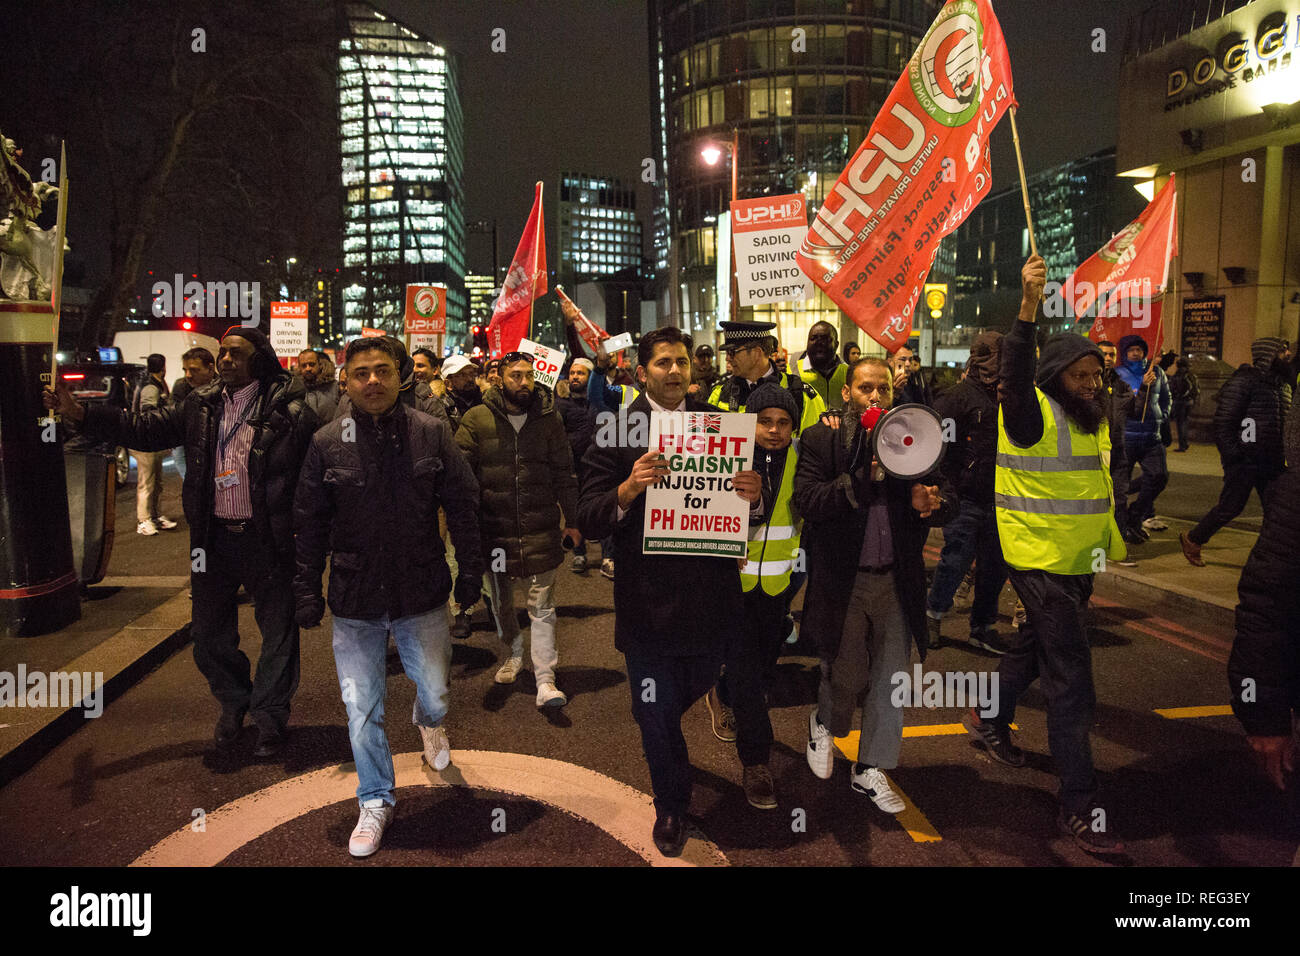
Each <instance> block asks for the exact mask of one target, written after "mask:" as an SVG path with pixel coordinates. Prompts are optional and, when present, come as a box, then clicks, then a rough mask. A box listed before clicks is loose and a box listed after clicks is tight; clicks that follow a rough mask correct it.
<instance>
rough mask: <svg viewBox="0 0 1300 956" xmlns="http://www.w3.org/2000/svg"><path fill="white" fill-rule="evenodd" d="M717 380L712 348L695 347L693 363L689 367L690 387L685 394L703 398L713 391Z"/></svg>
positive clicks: (716, 368) (708, 346)
mask: <svg viewBox="0 0 1300 956" xmlns="http://www.w3.org/2000/svg"><path fill="white" fill-rule="evenodd" d="M718 378H719V376H718V367H717V366H716V365H714V364H713V346H711V345H697V346H695V363H694V364H693V365H692V366H691V387H690V390H689V391H688V392H687V394H689V395H694V396H695V397H696V398H704V397H705V396H706V395H708V394H709V393H710V392H711V391H713V386H714V385H715V384H717V381H718Z"/></svg>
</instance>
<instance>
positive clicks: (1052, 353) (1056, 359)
mask: <svg viewBox="0 0 1300 956" xmlns="http://www.w3.org/2000/svg"><path fill="white" fill-rule="evenodd" d="M1085 355H1092V356H1094V357H1095V358H1096V359H1097V364H1098V366H1100V367H1101V368H1105V367H1106V360H1105V359H1104V358H1103V357H1102V354H1101V349H1099V348H1097V343H1095V342H1094V341H1093V340H1092V339H1090V338H1088V337H1087V336H1085V335H1079V334H1078V333H1076V332H1057V333H1056V334H1055V335H1052V336H1049V337H1048V339H1047V341H1046V342H1044V343H1043V351H1042V354H1041V355H1040V356H1039V358H1038V375H1037V376H1036V382H1037V384H1038V385H1039V386H1040V387H1041V386H1043V385H1046V384H1047V383H1048V382H1050V381H1051V380H1052V379H1054V378H1056V376H1058V375H1060V374H1061V373H1062V372H1063V371H1065V370H1066V369H1067V368H1069V367H1070V366H1071V365H1073V364H1074V363H1075V362H1077V361H1079V359H1081V358H1083V357H1084V356H1085Z"/></svg>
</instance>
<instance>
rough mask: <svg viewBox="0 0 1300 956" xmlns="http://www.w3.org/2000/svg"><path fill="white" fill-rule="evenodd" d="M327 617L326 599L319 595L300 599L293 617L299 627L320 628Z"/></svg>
mask: <svg viewBox="0 0 1300 956" xmlns="http://www.w3.org/2000/svg"><path fill="white" fill-rule="evenodd" d="M324 616H325V599H324V598H323V597H321V596H320V595H319V594H313V595H312V596H311V597H309V598H299V599H298V606H297V607H296V608H294V612H293V617H294V620H295V621H297V622H298V626H299V627H318V626H319V625H320V621H321V618H323V617H324Z"/></svg>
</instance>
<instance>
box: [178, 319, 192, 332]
mask: <svg viewBox="0 0 1300 956" xmlns="http://www.w3.org/2000/svg"><path fill="white" fill-rule="evenodd" d="M181 328H182V329H184V330H185V331H186V332H193V331H194V320H193V319H181Z"/></svg>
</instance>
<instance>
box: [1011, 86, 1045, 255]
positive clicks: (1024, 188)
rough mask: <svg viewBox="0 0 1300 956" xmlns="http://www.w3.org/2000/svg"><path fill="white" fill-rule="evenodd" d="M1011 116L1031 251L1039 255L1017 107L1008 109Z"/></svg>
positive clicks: (1012, 135)
mask: <svg viewBox="0 0 1300 956" xmlns="http://www.w3.org/2000/svg"><path fill="white" fill-rule="evenodd" d="M1007 115H1008V116H1010V117H1011V140H1012V142H1014V143H1015V144H1016V165H1018V166H1019V167H1020V195H1021V198H1023V199H1024V201H1025V223H1026V224H1027V225H1028V226H1029V251H1030V252H1031V253H1033V254H1034V255H1038V242H1037V240H1035V239H1034V219H1033V216H1031V215H1030V213H1029V183H1028V181H1027V180H1026V179H1025V158H1024V157H1023V156H1022V155H1020V131H1019V130H1017V129H1016V108H1015V107H1014V106H1013V107H1011V109H1009V110H1007Z"/></svg>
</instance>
